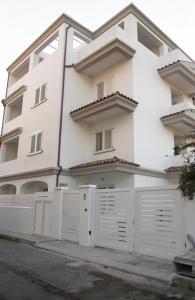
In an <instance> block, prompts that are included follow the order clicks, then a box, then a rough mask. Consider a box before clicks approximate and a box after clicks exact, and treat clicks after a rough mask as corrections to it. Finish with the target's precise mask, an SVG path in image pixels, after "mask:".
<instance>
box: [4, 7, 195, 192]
mask: <svg viewBox="0 0 195 300" xmlns="http://www.w3.org/2000/svg"><path fill="white" fill-rule="evenodd" d="M7 70H8V83H7V91H6V97H5V99H3V101H2V103H3V105H4V118H3V126H2V133H1V137H0V142H1V163H0V193H1V194H8V193H13V194H14V193H17V194H20V193H22V194H24V193H34V192H36V191H47V190H49V191H52V190H53V189H54V188H55V187H56V186H68V187H70V188H75V187H77V186H78V185H79V184H83V183H90V184H96V185H97V186H98V187H99V188H112V187H144V186H154V185H158V186H159V185H167V184H173V183H176V182H177V175H178V172H175V171H178V170H179V169H178V168H177V167H178V166H180V165H182V156H181V155H174V150H173V149H174V147H176V146H177V145H178V144H180V143H182V142H183V141H184V140H185V139H186V136H189V135H190V134H192V132H194V130H195V114H194V112H195V106H194V104H193V96H195V64H194V62H193V60H192V59H191V58H190V57H189V56H188V55H187V54H185V53H184V52H183V51H182V50H181V49H180V48H179V47H178V46H177V45H176V44H175V43H174V42H173V41H172V40H171V39H170V38H169V37H167V36H166V35H165V34H164V33H163V32H162V31H161V30H160V29H159V28H158V27H157V26H156V25H155V24H153V23H152V21H150V20H149V19H148V18H147V17H146V16H145V15H144V14H143V13H142V12H141V11H139V10H138V9H137V8H136V7H135V6H134V5H133V4H130V5H129V6H128V7H126V8H125V9H124V10H123V11H121V12H119V13H118V14H117V15H116V16H114V17H113V18H112V19H110V20H109V21H107V22H106V23H105V24H104V25H102V26H101V27H100V28H99V29H97V30H96V31H95V32H91V31H90V30H88V29H87V28H85V27H83V26H82V25H80V24H79V23H78V22H76V21H74V20H73V19H71V18H70V17H68V16H66V15H65V14H63V15H61V16H60V17H59V18H58V19H57V20H56V21H55V22H54V23H53V24H52V25H51V26H50V27H49V28H48V29H46V31H45V32H44V33H43V34H42V35H41V36H39V37H38V38H37V39H36V40H35V41H34V42H33V43H32V44H31V45H30V46H29V47H28V48H27V49H26V50H25V51H24V52H23V53H22V54H21V55H20V56H19V57H18V58H17V59H16V60H15V61H14V62H13V63H12V64H11V65H10V66H9V67H8V69H7ZM175 167H176V168H175ZM167 169H168V171H167Z"/></svg>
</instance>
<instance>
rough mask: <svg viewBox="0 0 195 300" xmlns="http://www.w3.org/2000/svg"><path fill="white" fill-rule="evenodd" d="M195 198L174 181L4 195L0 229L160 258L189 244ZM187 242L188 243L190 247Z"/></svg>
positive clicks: (193, 228) (193, 232)
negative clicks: (172, 183)
mask: <svg viewBox="0 0 195 300" xmlns="http://www.w3.org/2000/svg"><path fill="white" fill-rule="evenodd" d="M194 215H195V201H194V200H193V201H189V200H186V201H185V200H184V199H183V198H182V197H181V195H180V193H179V192H178V190H177V188H176V187H174V186H167V187H154V188H152V187H151V188H139V189H130V188H126V189H125V188H121V189H120V188H118V189H107V190H98V189H96V188H95V186H82V187H80V189H78V190H75V191H69V190H65V189H62V188H61V189H60V188H59V189H56V191H55V192H50V193H47V192H46V193H36V194H34V195H9V196H5V195H2V196H0V230H1V231H15V232H20V233H28V234H39V235H45V236H50V237H53V238H56V239H59V240H60V239H66V240H70V241H75V242H78V243H79V244H80V245H83V246H101V247H107V248H112V249H118V250H125V251H129V252H136V253H140V254H146V255H153V256H158V257H161V258H173V257H174V256H175V255H179V254H183V253H185V252H186V251H187V250H188V249H189V248H190V243H189V242H188V241H187V234H189V233H190V234H191V235H192V236H193V237H194V238H195V226H194V224H195V223H194V219H195V218H194ZM186 247H187V248H186Z"/></svg>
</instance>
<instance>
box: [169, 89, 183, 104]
mask: <svg viewBox="0 0 195 300" xmlns="http://www.w3.org/2000/svg"><path fill="white" fill-rule="evenodd" d="M171 100H172V105H175V104H178V103H181V102H183V96H182V95H181V94H179V93H178V92H176V91H175V90H173V89H171Z"/></svg>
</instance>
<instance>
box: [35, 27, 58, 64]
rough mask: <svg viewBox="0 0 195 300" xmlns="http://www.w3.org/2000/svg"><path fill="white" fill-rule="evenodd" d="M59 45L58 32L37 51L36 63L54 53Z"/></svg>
mask: <svg viewBox="0 0 195 300" xmlns="http://www.w3.org/2000/svg"><path fill="white" fill-rule="evenodd" d="M58 46H59V36H58V32H57V33H56V34H55V35H54V36H52V37H51V38H50V39H49V40H47V41H46V43H45V44H44V45H43V46H41V47H40V48H39V49H38V50H37V51H36V52H35V65H37V64H39V63H40V62H42V61H43V60H45V59H46V58H47V57H48V56H49V55H51V54H53V53H54V52H55V51H56V50H57V49H58Z"/></svg>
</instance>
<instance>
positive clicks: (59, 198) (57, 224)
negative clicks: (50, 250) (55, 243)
mask: <svg viewBox="0 0 195 300" xmlns="http://www.w3.org/2000/svg"><path fill="white" fill-rule="evenodd" d="M67 190H68V188H67V187H57V188H56V189H55V193H54V201H53V207H52V217H51V236H52V237H54V238H56V239H58V240H61V239H62V214H63V197H64V192H65V191H67Z"/></svg>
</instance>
